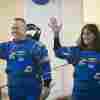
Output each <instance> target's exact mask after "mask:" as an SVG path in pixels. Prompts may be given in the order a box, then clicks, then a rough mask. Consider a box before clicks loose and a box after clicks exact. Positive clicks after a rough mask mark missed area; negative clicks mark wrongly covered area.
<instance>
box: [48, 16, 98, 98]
mask: <svg viewBox="0 0 100 100" xmlns="http://www.w3.org/2000/svg"><path fill="white" fill-rule="evenodd" d="M49 26H50V28H51V29H52V31H53V32H54V52H55V55H56V56H57V57H59V58H62V59H66V60H67V61H68V62H69V63H70V64H73V65H74V75H73V77H74V87H73V92H72V100H89V99H90V100H100V44H99V42H100V33H99V29H98V27H97V26H96V25H95V24H86V25H85V26H84V27H83V28H82V31H81V35H80V39H79V41H78V43H77V46H71V47H63V46H61V44H60V41H59V32H60V30H61V27H62V25H58V22H57V20H56V18H54V17H53V18H51V19H50V24H49Z"/></svg>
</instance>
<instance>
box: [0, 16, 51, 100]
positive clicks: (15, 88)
mask: <svg viewBox="0 0 100 100" xmlns="http://www.w3.org/2000/svg"><path fill="white" fill-rule="evenodd" d="M12 35H13V36H14V40H12V41H8V42H3V43H0V58H2V59H5V60H6V61H7V68H6V72H7V76H8V95H9V98H10V100H39V98H40V96H41V97H43V98H46V96H47V95H48V94H49V85H50V82H51V74H47V73H50V72H51V68H50V64H49V58H48V51H47V49H46V48H45V46H44V45H43V44H41V43H40V42H38V41H36V40H35V39H31V38H27V35H26V22H25V20H24V19H22V18H15V19H14V23H13V25H12ZM41 76H42V79H43V80H42V79H41ZM42 82H43V85H42ZM41 91H44V94H43V93H42V94H41Z"/></svg>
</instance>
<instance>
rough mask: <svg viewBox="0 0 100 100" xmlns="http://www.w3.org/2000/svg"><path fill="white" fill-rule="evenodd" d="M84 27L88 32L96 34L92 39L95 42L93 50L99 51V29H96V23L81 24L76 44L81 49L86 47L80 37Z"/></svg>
mask: <svg viewBox="0 0 100 100" xmlns="http://www.w3.org/2000/svg"><path fill="white" fill-rule="evenodd" d="M85 29H87V30H89V31H90V32H92V33H94V35H95V36H96V39H95V41H94V42H95V47H94V50H96V51H100V31H99V29H98V27H97V25H96V24H86V25H85V26H83V28H82V30H81V36H80V38H79V41H78V46H79V47H80V48H81V49H82V50H86V49H87V46H86V45H85V44H84V42H83V38H82V35H83V33H84V30H85Z"/></svg>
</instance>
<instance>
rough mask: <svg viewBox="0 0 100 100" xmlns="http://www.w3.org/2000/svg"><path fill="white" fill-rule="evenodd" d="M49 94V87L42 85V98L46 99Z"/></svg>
mask: <svg viewBox="0 0 100 100" xmlns="http://www.w3.org/2000/svg"><path fill="white" fill-rule="evenodd" d="M49 94H50V89H49V88H48V87H43V88H42V92H41V98H42V100H46V98H47V97H48V96H49Z"/></svg>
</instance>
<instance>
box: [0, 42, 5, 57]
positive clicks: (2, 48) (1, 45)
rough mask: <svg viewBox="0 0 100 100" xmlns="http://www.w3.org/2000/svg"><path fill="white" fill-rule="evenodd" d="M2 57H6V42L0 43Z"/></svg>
mask: <svg viewBox="0 0 100 100" xmlns="http://www.w3.org/2000/svg"><path fill="white" fill-rule="evenodd" d="M0 58H1V59H6V43H0Z"/></svg>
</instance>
